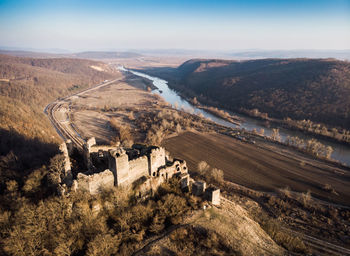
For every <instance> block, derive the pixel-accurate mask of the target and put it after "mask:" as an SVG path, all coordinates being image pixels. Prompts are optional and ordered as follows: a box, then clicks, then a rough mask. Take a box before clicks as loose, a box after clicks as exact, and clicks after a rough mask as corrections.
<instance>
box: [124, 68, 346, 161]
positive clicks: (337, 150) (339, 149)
mask: <svg viewBox="0 0 350 256" xmlns="http://www.w3.org/2000/svg"><path fill="white" fill-rule="evenodd" d="M119 69H120V70H122V71H129V72H131V73H132V74H134V75H137V76H140V77H144V78H147V79H149V80H151V81H152V82H153V84H154V86H156V87H157V88H158V89H155V90H153V91H152V92H153V93H155V94H159V95H160V96H162V97H163V98H164V100H165V101H167V102H168V103H170V104H171V105H172V106H173V107H176V108H182V109H184V110H185V111H187V112H190V113H196V114H199V113H201V114H202V115H203V116H205V117H206V118H209V119H211V120H212V121H214V122H216V123H218V124H221V125H224V126H227V127H232V128H244V129H246V130H248V131H252V130H253V129H256V130H258V131H259V130H260V129H264V130H265V135H267V136H269V135H271V133H272V129H273V128H279V133H280V136H281V139H282V141H284V140H285V139H286V138H287V136H298V137H299V138H302V139H304V140H308V139H312V138H314V137H313V136H312V135H309V134H304V133H302V132H299V131H292V130H288V129H284V128H281V127H278V126H277V125H274V124H271V126H270V127H266V126H265V125H264V121H261V120H257V119H254V118H250V117H247V116H243V115H240V114H236V113H231V114H233V115H235V116H238V117H239V118H241V119H242V120H243V121H242V122H241V125H240V126H237V125H235V124H233V123H230V122H228V121H226V120H224V119H222V118H220V117H217V116H215V115H213V114H211V113H209V112H207V111H205V110H203V109H199V108H197V107H195V106H193V105H192V104H191V103H189V102H188V101H187V100H185V99H184V98H182V97H181V96H180V95H178V94H177V92H176V91H174V90H172V89H170V88H169V86H168V82H167V81H165V80H163V79H160V78H158V77H153V76H150V75H147V74H144V73H141V72H136V71H133V70H128V69H125V68H124V67H119ZM228 112H229V111H228ZM229 113H230V112H229ZM317 140H318V141H319V142H321V143H322V144H324V145H329V146H331V147H332V148H333V149H334V151H333V153H332V156H331V157H332V158H333V159H335V160H337V161H340V162H342V163H345V164H346V165H348V166H350V146H347V145H344V144H341V143H337V142H333V141H328V140H324V139H319V138H317Z"/></svg>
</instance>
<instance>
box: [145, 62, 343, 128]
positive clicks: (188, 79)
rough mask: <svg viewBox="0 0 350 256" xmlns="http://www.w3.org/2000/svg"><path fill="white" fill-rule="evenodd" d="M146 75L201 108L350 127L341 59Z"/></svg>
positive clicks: (197, 67)
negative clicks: (163, 81) (160, 80)
mask: <svg viewBox="0 0 350 256" xmlns="http://www.w3.org/2000/svg"><path fill="white" fill-rule="evenodd" d="M145 71H146V72H147V73H149V74H154V75H158V76H160V77H163V78H165V79H167V80H168V81H169V86H170V87H172V88H174V89H175V90H177V91H179V92H180V93H182V94H183V95H184V96H186V97H187V98H194V97H196V99H197V100H198V101H199V102H201V103H204V104H208V105H213V106H217V107H221V108H226V109H229V110H232V111H236V112H241V113H242V112H247V111H249V110H252V109H258V110H259V111H260V112H262V113H267V114H268V116H269V117H273V118H278V119H281V120H282V119H286V118H291V119H293V120H304V119H305V120H311V121H312V122H315V123H321V124H326V125H328V126H330V127H337V128H339V129H343V128H344V129H347V130H348V129H349V128H350V116H349V113H350V63H349V62H346V61H339V60H334V59H262V60H247V61H233V60H215V59H213V60H200V59H193V60H189V61H187V62H185V63H183V64H182V65H180V66H179V67H178V68H174V69H172V68H153V69H146V70H145Z"/></svg>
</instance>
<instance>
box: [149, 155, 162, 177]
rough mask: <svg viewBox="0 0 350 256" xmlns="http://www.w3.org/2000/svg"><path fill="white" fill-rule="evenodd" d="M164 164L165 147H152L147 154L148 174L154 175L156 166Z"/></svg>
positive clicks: (156, 169)
mask: <svg viewBox="0 0 350 256" xmlns="http://www.w3.org/2000/svg"><path fill="white" fill-rule="evenodd" d="M164 165H165V149H164V148H154V149H152V150H151V153H150V154H149V175H150V176H153V177H154V176H155V175H156V173H157V171H158V168H159V167H161V166H164Z"/></svg>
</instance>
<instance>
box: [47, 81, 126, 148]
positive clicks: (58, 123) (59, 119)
mask: <svg viewBox="0 0 350 256" xmlns="http://www.w3.org/2000/svg"><path fill="white" fill-rule="evenodd" d="M121 79H122V78H117V79H114V80H111V81H106V82H103V83H101V84H97V85H95V86H93V87H91V88H88V89H86V90H83V91H80V92H78V93H75V94H72V95H69V96H67V97H64V98H59V99H57V100H55V101H54V102H51V103H50V104H48V105H47V106H46V107H45V109H44V113H45V114H46V115H47V116H48V118H49V119H50V121H51V123H52V125H53V127H54V128H55V129H56V131H57V133H58V134H59V135H60V136H61V138H62V139H63V140H64V141H66V140H71V141H72V142H73V143H74V144H75V146H76V147H77V148H78V149H79V150H81V149H82V148H83V145H84V143H85V140H84V139H83V138H82V137H81V136H80V134H79V133H78V132H77V131H76V129H75V128H74V126H73V124H72V123H71V122H70V120H69V111H70V106H69V101H70V100H71V99H72V97H77V96H81V95H82V94H84V93H87V92H91V91H93V90H97V89H99V88H101V87H104V86H107V85H110V84H112V83H115V82H116V81H119V80H121Z"/></svg>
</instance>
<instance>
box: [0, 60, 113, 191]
mask: <svg viewBox="0 0 350 256" xmlns="http://www.w3.org/2000/svg"><path fill="white" fill-rule="evenodd" d="M96 67H98V68H100V69H101V70H103V71H98V70H96ZM116 76H117V75H116V74H115V73H113V72H112V70H110V69H109V68H108V66H107V65H106V64H104V63H101V62H95V61H88V60H76V59H33V58H19V57H12V56H8V55H0V178H1V181H0V193H2V192H3V190H4V189H5V187H6V182H8V181H10V180H15V181H16V182H18V184H21V183H22V182H23V179H24V178H25V176H26V175H27V174H29V173H31V172H32V171H33V169H35V168H39V167H41V166H42V165H44V164H47V163H48V161H49V159H50V157H52V156H54V155H55V154H56V153H57V150H58V147H57V142H58V141H59V140H58V135H57V133H56V131H55V130H54V129H53V127H52V125H51V124H50V121H49V120H48V118H47V117H46V116H45V114H44V113H43V111H44V107H45V106H46V105H47V104H48V103H50V102H51V101H53V100H54V99H56V98H58V97H61V96H64V95H68V94H70V93H73V92H75V91H78V90H80V89H82V88H85V87H89V86H91V85H94V84H97V83H99V82H102V81H104V80H106V79H111V78H113V77H116Z"/></svg>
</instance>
